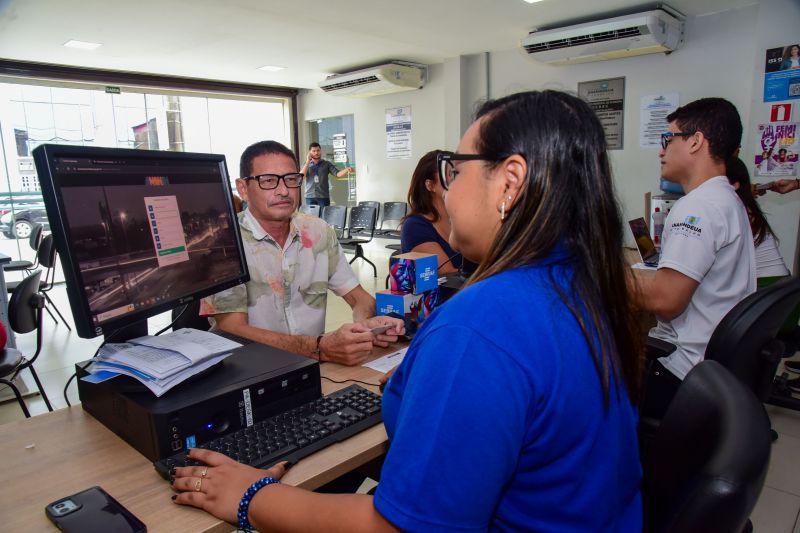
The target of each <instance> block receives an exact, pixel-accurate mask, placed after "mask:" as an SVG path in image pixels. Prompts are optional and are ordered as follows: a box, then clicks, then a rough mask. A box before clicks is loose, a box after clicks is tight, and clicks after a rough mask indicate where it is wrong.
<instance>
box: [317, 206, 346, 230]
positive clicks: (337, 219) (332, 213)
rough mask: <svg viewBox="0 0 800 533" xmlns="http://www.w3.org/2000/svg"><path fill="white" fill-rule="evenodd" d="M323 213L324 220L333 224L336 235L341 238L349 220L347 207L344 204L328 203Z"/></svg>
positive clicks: (330, 224)
mask: <svg viewBox="0 0 800 533" xmlns="http://www.w3.org/2000/svg"><path fill="white" fill-rule="evenodd" d="M321 213H322V214H321V215H320V217H321V218H322V220H324V221H325V222H327V223H328V225H329V226H332V227H333V229H334V230H335V231H336V236H337V237H340V238H341V237H342V236H343V235H344V228H345V223H346V222H347V208H346V207H345V206H343V205H326V206H325V207H323V208H322V212H321Z"/></svg>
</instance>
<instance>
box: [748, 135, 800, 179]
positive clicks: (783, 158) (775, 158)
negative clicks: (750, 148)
mask: <svg viewBox="0 0 800 533" xmlns="http://www.w3.org/2000/svg"><path fill="white" fill-rule="evenodd" d="M799 125H800V123H797V122H789V123H786V124H759V125H758V135H757V136H756V138H757V139H759V146H758V147H757V148H756V156H755V165H756V170H755V176H757V177H776V178H777V177H783V176H797V170H798V163H797V159H798V152H800V143H799V142H798V138H797V130H798V126H799Z"/></svg>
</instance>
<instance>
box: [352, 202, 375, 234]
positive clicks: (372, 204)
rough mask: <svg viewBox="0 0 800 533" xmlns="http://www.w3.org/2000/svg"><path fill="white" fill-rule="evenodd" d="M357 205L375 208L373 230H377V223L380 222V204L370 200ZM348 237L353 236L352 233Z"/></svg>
mask: <svg viewBox="0 0 800 533" xmlns="http://www.w3.org/2000/svg"><path fill="white" fill-rule="evenodd" d="M358 205H365V206H367V207H374V208H375V228H376V230H377V228H378V223H379V222H380V220H381V203H380V202H374V201H372V200H364V201H363V202H358ZM350 236H351V237H352V236H353V233H352V232H351V233H350Z"/></svg>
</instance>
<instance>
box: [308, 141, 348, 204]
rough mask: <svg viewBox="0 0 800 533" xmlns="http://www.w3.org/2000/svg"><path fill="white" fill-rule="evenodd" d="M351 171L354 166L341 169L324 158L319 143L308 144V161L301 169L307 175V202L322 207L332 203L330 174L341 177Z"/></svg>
mask: <svg viewBox="0 0 800 533" xmlns="http://www.w3.org/2000/svg"><path fill="white" fill-rule="evenodd" d="M349 172H353V167H344V168H343V169H341V170H339V169H338V168H337V167H336V165H334V164H333V163H331V162H330V161H328V160H326V159H322V148H321V147H320V145H319V143H316V142H314V143H311V144H310V145H308V155H307V156H306V162H305V164H304V165H303V168H302V169H300V173H301V174H302V175H303V176H305V177H306V204H308V205H318V206H320V208H322V207H325V206H326V205H331V193H330V186H329V184H328V176H336V177H337V178H341V177H342V176H344V175H345V174H347V173H349Z"/></svg>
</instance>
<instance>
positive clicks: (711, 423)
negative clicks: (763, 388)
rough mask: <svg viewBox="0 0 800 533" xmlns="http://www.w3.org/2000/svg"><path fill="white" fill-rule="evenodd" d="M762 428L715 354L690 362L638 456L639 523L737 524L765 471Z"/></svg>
mask: <svg viewBox="0 0 800 533" xmlns="http://www.w3.org/2000/svg"><path fill="white" fill-rule="evenodd" d="M767 429H769V420H768V419H767V416H766V413H765V412H764V409H763V407H762V406H761V403H760V402H759V400H758V399H757V398H756V397H755V395H753V393H752V392H751V391H749V390H747V388H746V387H744V386H743V385H742V383H741V381H740V380H738V379H737V378H735V377H734V376H733V375H732V374H731V373H730V372H729V371H728V370H726V369H725V368H724V367H723V366H722V365H721V364H720V363H718V362H717V361H703V362H701V363H700V364H698V365H697V366H695V367H694V368H693V369H692V370H691V372H689V374H687V376H686V378H685V379H684V380H683V383H682V384H681V386H680V388H679V389H678V392H677V393H676V395H675V399H674V400H673V401H672V404H670V406H669V409H668V410H667V413H666V415H665V416H664V419H663V421H662V423H661V427H660V428H659V430H658V433H657V434H656V436H655V439H654V441H653V443H652V446H651V447H650V448H649V449H648V450H647V451H646V453H645V454H644V455H643V456H642V467H643V473H644V476H643V479H642V501H643V504H644V531H645V532H647V533H655V532H673V531H681V532H705V531H715V532H730V533H734V532H735V533H739V532H741V531H742V530H743V529H744V528H745V527H746V525H747V524H748V522H749V520H748V517H749V516H750V513H751V512H752V510H753V508H754V507H755V504H756V502H757V500H758V496H759V494H760V492H761V489H762V487H763V485H764V479H765V477H766V475H767V468H768V466H769V456H770V449H771V443H770V439H769V436H768V432H767Z"/></svg>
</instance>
